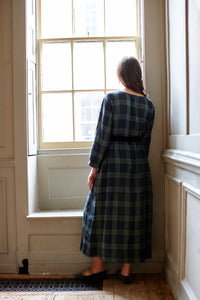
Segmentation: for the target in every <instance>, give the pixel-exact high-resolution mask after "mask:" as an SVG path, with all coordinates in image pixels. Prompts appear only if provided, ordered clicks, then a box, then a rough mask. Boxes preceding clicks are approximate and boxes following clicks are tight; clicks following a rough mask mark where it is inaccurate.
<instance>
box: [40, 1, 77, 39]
mask: <svg viewBox="0 0 200 300" xmlns="http://www.w3.org/2000/svg"><path fill="white" fill-rule="evenodd" d="M41 36H42V38H53V37H55V38H59V37H69V36H72V2H71V0H69V1H66V0H56V1H55V0H41Z"/></svg>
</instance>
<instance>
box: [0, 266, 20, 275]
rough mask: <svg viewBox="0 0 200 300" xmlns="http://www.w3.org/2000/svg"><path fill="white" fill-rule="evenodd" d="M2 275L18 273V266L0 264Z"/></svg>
mask: <svg viewBox="0 0 200 300" xmlns="http://www.w3.org/2000/svg"><path fill="white" fill-rule="evenodd" d="M0 273H2V274H9V273H14V274H16V273H18V269H17V265H16V264H0Z"/></svg>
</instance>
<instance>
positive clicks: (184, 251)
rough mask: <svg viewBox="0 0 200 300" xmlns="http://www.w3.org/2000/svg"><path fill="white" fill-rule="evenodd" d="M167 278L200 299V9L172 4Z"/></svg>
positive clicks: (182, 293)
mask: <svg viewBox="0 0 200 300" xmlns="http://www.w3.org/2000/svg"><path fill="white" fill-rule="evenodd" d="M166 7H167V9H166V19H167V26H166V28H167V44H168V47H167V50H168V51H167V61H168V65H167V67H168V116H167V120H168V122H167V123H168V138H167V140H168V147H167V148H168V149H166V150H165V151H164V153H163V157H164V160H165V165H166V166H165V220H166V224H165V241H166V274H167V278H168V282H169V284H170V286H171V288H172V290H173V293H174V296H175V298H176V299H183V300H184V299H200V288H199V278H200V264H199V261H200V235H199V232H200V231H199V230H200V222H199V214H200V189H199V188H200V154H199V153H200V152H199V150H200V123H199V122H200V121H199V120H200V118H199V116H200V100H199V77H200V71H199V70H200V58H199V51H198V49H199V47H200V38H199V36H200V30H199V28H200V4H199V1H197V0H188V1H181V0H168V1H166Z"/></svg>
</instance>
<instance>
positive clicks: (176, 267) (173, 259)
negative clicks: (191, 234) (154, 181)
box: [165, 175, 182, 278]
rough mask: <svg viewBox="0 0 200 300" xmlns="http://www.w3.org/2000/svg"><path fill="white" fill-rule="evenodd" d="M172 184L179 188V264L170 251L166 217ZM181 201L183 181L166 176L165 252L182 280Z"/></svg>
mask: <svg viewBox="0 0 200 300" xmlns="http://www.w3.org/2000/svg"><path fill="white" fill-rule="evenodd" d="M170 181H171V182H172V183H173V184H175V185H176V186H177V193H178V199H177V201H178V203H177V205H178V212H177V213H178V215H177V218H178V237H177V239H178V250H177V251H178V252H177V253H176V254H177V262H176V259H175V257H173V254H174V253H170V251H169V250H168V249H169V245H170V241H169V240H170V236H169V220H168V218H167V216H166V214H167V213H168V212H169V182H170ZM181 199H182V181H181V180H180V179H179V178H176V177H173V176H170V175H166V176H165V250H166V255H167V257H168V259H169V261H170V263H171V264H172V265H173V266H174V270H175V272H176V274H177V276H178V278H180V262H181V257H180V256H181V253H180V245H181V235H180V231H181V222H180V220H181Z"/></svg>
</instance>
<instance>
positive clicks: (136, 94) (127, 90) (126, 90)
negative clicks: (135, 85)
mask: <svg viewBox="0 0 200 300" xmlns="http://www.w3.org/2000/svg"><path fill="white" fill-rule="evenodd" d="M122 91H123V92H125V93H128V94H132V95H135V96H142V97H143V96H144V95H143V94H140V93H136V92H134V91H132V90H130V89H128V88H126V87H124V88H123V89H122Z"/></svg>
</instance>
